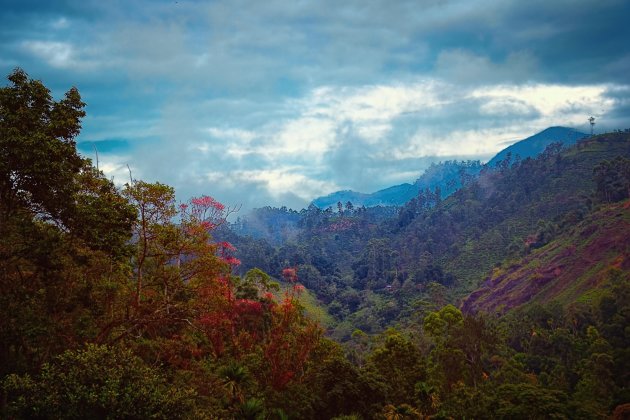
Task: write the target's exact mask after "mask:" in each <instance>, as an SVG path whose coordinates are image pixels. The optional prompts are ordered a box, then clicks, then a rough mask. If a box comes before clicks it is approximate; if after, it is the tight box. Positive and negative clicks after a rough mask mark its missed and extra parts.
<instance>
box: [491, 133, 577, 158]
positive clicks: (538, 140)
mask: <svg viewBox="0 0 630 420" xmlns="http://www.w3.org/2000/svg"><path fill="white" fill-rule="evenodd" d="M586 136H587V134H586V133H582V132H580V131H577V130H575V129H573V128H569V127H549V128H547V129H545V130H543V131H541V132H540V133H537V134H534V135H533V136H531V137H528V138H526V139H524V140H521V141H518V142H516V143H514V144H512V145H511V146H509V147H506V148H505V149H503V150H501V151H500V152H499V153H497V155H496V156H495V157H493V158H492V159H490V161H489V162H488V163H487V165H488V166H489V167H491V168H494V167H495V166H497V164H498V163H499V162H501V161H502V160H504V159H505V158H507V157H508V155H510V156H511V159H512V160H514V159H516V158H517V157H518V158H520V159H526V158H528V157H532V158H533V157H536V156H537V155H538V154H539V153H542V152H543V151H544V150H545V148H546V147H547V146H549V145H550V144H551V143H556V142H558V143H562V145H564V146H565V147H566V146H571V145H573V144H575V143H576V142H577V141H578V140H581V139H583V138H584V137H586Z"/></svg>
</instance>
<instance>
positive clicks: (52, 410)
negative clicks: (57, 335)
mask: <svg viewBox="0 0 630 420" xmlns="http://www.w3.org/2000/svg"><path fill="white" fill-rule="evenodd" d="M3 388H4V390H5V391H6V392H7V393H8V395H9V401H10V402H9V405H8V414H9V417H15V418H57V419H84V418H103V419H106V418H107V419H120V418H163V419H170V418H192V414H193V410H194V408H195V398H196V395H195V392H194V391H193V390H192V389H188V388H182V387H176V386H174V385H170V384H169V383H168V381H167V380H166V378H165V376H164V375H163V374H162V373H161V372H160V371H159V370H157V369H155V368H152V367H149V366H147V365H146V364H145V363H144V362H143V361H142V360H141V359H140V358H138V357H136V356H134V355H133V354H132V353H131V352H130V351H129V350H123V349H119V348H114V347H106V346H95V345H88V346H87V347H85V348H84V349H81V350H75V351H66V352H65V353H63V354H62V355H60V356H59V357H57V358H56V359H55V360H54V361H53V362H52V363H50V364H46V365H45V366H44V368H43V370H42V372H41V374H40V375H37V376H36V377H31V376H29V375H24V376H18V375H11V376H9V377H7V378H6V379H5V380H4V382H3Z"/></svg>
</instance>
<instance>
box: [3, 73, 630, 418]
mask: <svg viewBox="0 0 630 420" xmlns="http://www.w3.org/2000/svg"><path fill="white" fill-rule="evenodd" d="M84 108H85V103H83V101H82V99H81V96H80V94H79V92H78V90H77V89H75V88H72V89H70V90H68V91H67V92H66V94H65V96H64V97H63V98H62V99H60V100H55V99H54V98H53V97H52V94H51V92H50V90H49V89H48V88H47V87H46V86H45V85H44V84H43V83H42V82H41V81H38V80H33V79H31V78H29V76H28V75H27V74H26V73H25V72H24V71H23V70H21V69H16V70H15V71H14V72H12V73H11V74H10V75H9V76H8V84H7V85H6V86H4V87H1V88H0V287H1V288H2V293H0V392H1V396H0V397H1V398H0V401H1V402H0V412H1V416H2V418H7V419H21V418H28V419H31V418H36V419H58V418H68V419H82V418H112V419H113V418H134V419H140V418H169V419H172V418H191V419H192V418H194V419H198V418H207V419H231V418H234V419H373V418H374V419H423V418H432V419H442V418H443V419H447V418H479V419H483V418H492V419H495V418H498V419H548V418H558V419H562V418H576V419H593V418H616V419H622V418H628V416H630V327H629V326H630V242H629V241H628V239H627V238H629V237H630V199H629V195H630V133H628V132H627V131H624V132H621V131H620V132H614V133H607V134H602V135H598V136H594V137H589V138H586V139H584V140H582V141H581V142H579V143H577V145H575V146H572V147H569V148H564V147H562V145H561V144H557V143H556V144H553V145H551V146H550V147H548V148H547V149H546V150H545V151H544V152H543V153H542V154H541V155H540V156H539V157H537V158H527V159H524V160H521V159H518V158H514V159H513V158H512V157H510V156H508V158H506V159H504V160H502V161H501V162H500V163H499V164H498V165H497V166H496V167H486V166H484V167H482V168H480V167H479V165H478V163H471V162H448V163H447V164H444V167H445V168H446V167H447V168H448V170H449V171H450V172H449V173H450V174H451V175H452V176H453V177H454V178H453V179H454V181H453V182H452V183H451V184H450V185H451V186H452V188H451V190H450V191H448V195H447V194H446V193H445V192H443V191H441V190H440V188H435V189H430V188H428V187H427V188H424V189H419V191H418V193H417V194H416V195H415V197H413V198H412V199H411V200H409V201H408V202H406V204H404V205H403V206H400V207H382V206H376V207H363V206H354V205H353V203H351V202H347V203H341V202H340V203H338V206H337V207H336V208H334V209H333V208H326V209H320V208H318V207H316V206H314V205H312V206H310V207H308V208H306V209H303V210H301V211H295V210H290V209H287V208H272V207H267V208H262V209H258V210H256V211H255V212H254V213H253V215H254V216H255V217H254V216H249V217H246V216H242V217H239V219H238V220H237V221H235V222H231V221H229V220H228V218H229V217H230V218H231V217H234V214H233V213H234V212H235V210H236V209H235V208H234V207H231V206H228V205H225V204H223V203H220V202H219V201H217V200H215V199H214V198H212V197H211V196H210V195H204V196H200V197H194V198H190V199H189V200H188V201H186V202H179V201H177V200H176V197H175V191H174V189H173V188H172V187H170V186H168V185H164V184H161V183H149V182H145V181H142V180H136V179H133V177H131V179H130V180H129V182H127V183H126V184H125V185H124V186H117V185H115V184H114V183H113V182H112V181H111V180H110V179H108V178H107V177H106V176H105V174H104V173H103V172H102V171H100V170H99V169H98V168H96V167H95V166H94V163H93V162H92V161H91V160H90V159H87V158H85V157H82V156H81V155H80V154H79V153H78V152H77V149H76V138H77V136H78V135H79V133H80V130H81V122H82V119H83V118H84V117H85V110H84ZM458 165H459V167H458ZM453 168H455V169H457V170H455V171H454V170H453ZM458 168H459V169H462V168H464V169H465V168H473V169H474V171H466V170H459V169H458ZM438 169H439V168H437V169H436V168H433V170H434V171H437V170H438ZM453 174H457V176H455V175H453ZM211 193H212V191H209V194H211Z"/></svg>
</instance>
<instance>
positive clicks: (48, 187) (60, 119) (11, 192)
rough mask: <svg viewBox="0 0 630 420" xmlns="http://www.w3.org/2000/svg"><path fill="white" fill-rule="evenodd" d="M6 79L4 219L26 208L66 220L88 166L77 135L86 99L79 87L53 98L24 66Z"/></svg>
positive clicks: (1, 179)
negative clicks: (78, 148)
mask: <svg viewBox="0 0 630 420" xmlns="http://www.w3.org/2000/svg"><path fill="white" fill-rule="evenodd" d="M8 79H9V81H10V82H11V86H8V87H4V88H0V218H1V219H0V220H3V221H6V219H7V218H8V217H9V216H10V215H13V214H15V212H17V211H19V210H21V209H24V210H27V211H29V212H31V213H32V214H35V215H37V216H38V217H40V218H42V219H45V220H51V219H52V220H54V221H56V222H60V223H63V222H66V221H67V219H68V217H69V216H70V215H69V214H68V213H69V212H68V205H69V204H70V203H72V202H73V201H74V200H73V195H74V193H75V190H76V187H77V185H76V183H75V182H74V179H75V176H76V175H77V174H78V173H79V172H80V171H81V168H82V167H83V165H84V160H83V159H81V157H80V156H79V155H78V153H77V151H76V148H75V141H74V139H75V137H76V136H77V135H78V134H79V131H80V129H81V118H83V117H84V116H85V112H84V111H83V107H84V106H85V104H84V103H83V102H82V101H81V96H80V95H79V92H78V91H77V89H76V88H72V89H70V90H69V91H68V92H66V94H65V98H64V99H62V100H61V101H58V102H56V101H54V100H53V99H52V97H51V95H50V91H49V90H48V88H46V87H45V86H44V85H43V84H42V82H40V81H38V80H31V79H29V78H28V75H27V74H26V73H25V72H24V71H23V70H21V69H16V70H14V71H13V73H11V74H10V75H9V77H8Z"/></svg>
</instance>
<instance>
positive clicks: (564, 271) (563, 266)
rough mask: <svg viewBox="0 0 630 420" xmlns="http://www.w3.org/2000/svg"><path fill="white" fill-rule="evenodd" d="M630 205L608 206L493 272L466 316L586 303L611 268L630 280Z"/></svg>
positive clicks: (467, 306) (471, 301)
mask: <svg viewBox="0 0 630 420" xmlns="http://www.w3.org/2000/svg"><path fill="white" fill-rule="evenodd" d="M629 238H630V201H626V202H624V203H617V204H613V205H608V206H605V207H603V208H602V209H600V210H599V211H596V212H594V213H592V214H591V215H589V217H587V218H586V219H585V220H584V221H582V222H581V223H580V224H578V225H577V226H575V227H574V228H573V229H571V230H570V231H568V232H566V233H564V234H562V235H560V236H559V237H558V238H556V239H555V240H554V241H552V242H550V243H549V244H547V245H546V246H544V247H542V248H540V249H538V250H535V251H534V252H532V253H531V254H530V255H528V256H526V257H525V258H523V259H521V260H519V261H516V262H511V263H510V262H508V263H505V264H504V265H503V266H502V267H499V268H496V269H495V270H493V272H492V274H491V275H490V276H489V277H488V278H487V280H486V281H485V282H484V284H483V286H482V287H481V288H480V289H478V290H476V291H475V292H473V293H472V294H471V295H470V296H468V298H466V299H465V300H464V302H463V304H462V308H463V309H464V310H465V311H468V312H479V311H483V312H490V313H493V312H499V313H502V312H505V311H507V310H509V309H512V308H515V307H518V306H520V305H524V304H528V303H547V302H550V301H552V300H557V301H559V302H561V303H563V304H568V303H571V302H575V301H577V300H580V299H588V297H589V296H590V295H592V291H593V290H594V289H597V288H598V287H599V286H601V285H602V284H603V283H604V282H605V279H606V277H607V273H608V270H609V269H610V268H612V267H616V268H620V269H622V270H623V271H624V272H625V273H626V275H630V239H629Z"/></svg>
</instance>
